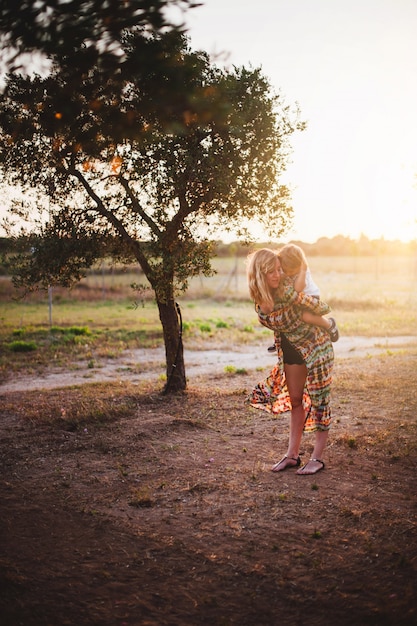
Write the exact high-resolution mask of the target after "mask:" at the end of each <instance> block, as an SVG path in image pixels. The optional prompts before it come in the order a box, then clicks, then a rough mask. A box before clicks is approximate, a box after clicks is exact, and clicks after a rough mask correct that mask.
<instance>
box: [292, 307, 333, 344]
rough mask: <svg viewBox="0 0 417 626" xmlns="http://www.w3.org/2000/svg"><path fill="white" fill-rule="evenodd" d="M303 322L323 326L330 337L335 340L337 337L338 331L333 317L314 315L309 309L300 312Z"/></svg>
mask: <svg viewBox="0 0 417 626" xmlns="http://www.w3.org/2000/svg"><path fill="white" fill-rule="evenodd" d="M301 317H302V319H303V322H305V323H306V324H312V325H313V326H320V328H324V330H327V332H328V333H329V335H330V339H331V340H332V341H333V342H335V341H337V340H338V339H339V331H338V328H337V326H336V320H335V319H334V318H333V317H329V318H328V319H327V318H326V317H322V316H321V315H315V314H314V313H311V312H310V311H303V312H302V314H301Z"/></svg>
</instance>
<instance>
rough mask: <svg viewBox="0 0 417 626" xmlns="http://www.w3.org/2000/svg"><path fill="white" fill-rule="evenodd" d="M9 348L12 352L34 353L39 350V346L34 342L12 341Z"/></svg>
mask: <svg viewBox="0 0 417 626" xmlns="http://www.w3.org/2000/svg"><path fill="white" fill-rule="evenodd" d="M8 348H9V350H11V351H12V352H32V351H33V350H36V349H37V345H36V343H35V342H34V341H12V342H11V343H9V344H8Z"/></svg>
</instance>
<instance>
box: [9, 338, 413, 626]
mask: <svg viewBox="0 0 417 626" xmlns="http://www.w3.org/2000/svg"><path fill="white" fill-rule="evenodd" d="M218 370H219V371H217V373H213V372H211V373H206V374H204V375H195V376H193V377H191V378H190V381H189V388H188V390H187V393H186V394H183V395H178V396H175V397H166V396H163V395H161V394H159V393H157V390H156V386H155V383H151V382H149V381H148V382H146V381H142V382H140V383H139V382H137V383H136V384H133V383H132V382H129V381H128V380H126V379H125V380H123V381H114V382H113V383H112V382H109V381H107V382H105V383H90V384H84V385H80V386H73V387H67V388H51V389H45V390H43V391H39V390H36V389H31V388H29V387H28V388H27V390H23V391H22V390H15V391H10V390H9V391H4V390H3V391H0V441H1V444H0V445H1V460H0V463H1V479H0V499H1V500H0V502H1V504H0V507H1V515H0V623H1V624H4V625H5V626H18V625H19V626H20V625H22V626H63V625H71V626H73V625H74V626H75V625H77V626H80V625H94V626H128V625H129V626H131V625H143V626H145V625H146V626H151V625H152V626H155V625H157V626H168V625H169V626H177V625H183V624H186V625H190V626H191V625H193V626H194V625H196V626H198V625H202V626H205V625H207V626H208V625H210V626H213V625H215V626H217V625H219V626H221V625H225V626H227V625H230V626H231V625H235V624H236V625H239V626H246V625H247V626H264V625H265V626H267V625H268V626H271V625H272V626H278V625H279V626H287V625H288V626H290V625H291V626H304V625H308V626H317V625H320V626H321V625H323V626H327V625H330V624H338V626H345V625H346V626H347V625H355V626H361V625H365V624H366V625H374V626H388V625H389V626H402V625H405V624H407V625H410V624H414V623H417V600H416V597H415V595H416V594H415V590H416V583H417V533H416V529H417V518H416V513H417V500H416V493H417V486H416V479H415V476H416V468H417V458H416V451H417V443H416V441H417V437H416V435H417V419H416V414H417V394H416V391H417V384H416V380H415V372H416V371H417V349H416V347H415V346H411V347H408V348H407V347H404V346H403V347H402V348H401V350H397V351H388V350H385V351H383V352H381V353H378V354H375V355H370V354H367V355H366V356H357V355H356V356H352V358H343V359H342V358H341V359H337V360H336V366H335V376H334V386H333V400H332V402H333V414H334V422H333V426H332V430H331V435H330V442H329V447H328V449H327V452H326V456H325V461H326V467H325V469H324V471H321V472H319V473H318V474H316V475H315V476H297V475H296V473H295V471H294V470H287V471H285V472H282V473H279V474H275V473H272V472H271V471H270V468H271V466H272V464H273V463H274V462H276V461H277V460H279V458H280V457H281V456H282V455H283V453H284V452H285V448H286V442H287V436H288V415H284V416H281V417H272V416H270V415H268V414H266V413H263V412H261V411H256V410H254V409H251V408H250V407H248V406H247V405H246V404H245V398H246V396H247V394H248V392H249V391H250V389H251V388H252V386H253V385H254V384H255V383H256V382H257V381H258V380H259V379H260V378H263V377H264V375H265V374H266V371H263V372H261V371H257V370H256V369H251V370H246V371H244V372H243V373H241V374H236V373H233V372H230V373H225V371H224V370H223V367H221V368H218ZM86 382H87V383H88V381H86ZM157 386H158V385H157ZM159 387H160V385H159ZM311 450H312V438H311V436H305V438H304V439H303V449H302V452H303V456H302V458H303V460H304V461H305V460H307V459H308V458H309V454H310V452H311Z"/></svg>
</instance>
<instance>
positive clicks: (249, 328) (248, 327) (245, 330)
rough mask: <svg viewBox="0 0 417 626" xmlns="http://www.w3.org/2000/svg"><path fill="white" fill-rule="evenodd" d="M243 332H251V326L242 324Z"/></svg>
mask: <svg viewBox="0 0 417 626" xmlns="http://www.w3.org/2000/svg"><path fill="white" fill-rule="evenodd" d="M243 332H244V333H253V326H244V327H243Z"/></svg>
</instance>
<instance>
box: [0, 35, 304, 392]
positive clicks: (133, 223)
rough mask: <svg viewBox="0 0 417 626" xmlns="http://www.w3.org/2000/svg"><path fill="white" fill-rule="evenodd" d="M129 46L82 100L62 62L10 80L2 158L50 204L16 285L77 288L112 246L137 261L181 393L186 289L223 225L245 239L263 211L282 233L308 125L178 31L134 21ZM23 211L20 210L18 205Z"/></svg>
mask: <svg viewBox="0 0 417 626" xmlns="http://www.w3.org/2000/svg"><path fill="white" fill-rule="evenodd" d="M122 45H123V53H124V55H125V62H124V63H123V66H122V67H121V68H120V70H119V73H118V74H117V75H115V76H112V77H111V78H107V79H106V80H104V79H103V75H102V73H101V72H100V71H99V70H93V69H92V70H90V71H89V72H87V73H81V74H80V75H79V78H78V84H77V85H75V84H74V83H73V85H72V86H73V88H72V91H71V95H70V97H69V96H68V89H67V86H68V82H67V70H66V68H62V67H60V66H57V67H56V69H55V70H54V72H52V73H51V74H50V75H49V76H48V77H47V78H40V77H37V76H35V77H22V76H11V77H9V80H8V83H7V87H6V90H5V92H4V95H3V97H2V98H1V100H0V132H1V136H0V166H1V169H2V173H3V175H4V177H5V179H6V180H7V182H8V183H9V184H12V185H20V186H21V187H22V188H23V189H27V190H32V191H33V190H36V194H35V204H36V205H37V207H38V208H39V209H40V211H41V219H40V221H39V223H38V226H37V228H36V229H35V230H32V231H30V232H29V231H27V232H26V233H25V232H23V231H22V232H21V233H20V239H21V240H23V241H24V242H25V243H26V244H27V243H28V242H29V243H30V246H31V254H29V255H25V254H23V255H21V256H19V257H18V258H16V259H15V281H16V282H17V283H19V284H23V285H26V286H27V287H32V286H34V285H38V286H44V287H45V286H47V285H50V284H56V283H61V284H65V285H68V284H70V283H71V281H72V280H74V279H78V278H79V277H80V275H81V274H82V272H83V270H84V269H85V268H86V267H89V266H91V264H92V263H94V261H95V260H96V259H97V258H98V257H99V256H100V255H101V254H102V247H103V246H104V245H106V246H107V248H106V249H107V250H110V249H111V251H112V252H113V253H114V254H115V255H119V256H124V257H126V258H127V257H129V258H134V259H136V260H137V262H138V263H139V264H140V266H141V268H142V269H143V271H144V273H145V275H146V277H147V279H148V281H149V283H150V285H151V287H152V289H153V290H154V293H155V297H156V301H157V304H158V308H159V314H160V319H161V323H162V328H163V333H164V340H165V348H166V359H167V375H170V374H171V373H172V372H173V376H170V377H169V381H170V390H181V389H184V388H185V386H186V377H185V366H184V360H183V353H182V344H181V342H180V338H179V323H178V316H177V309H176V306H175V298H176V295H177V293H178V292H179V291H181V290H183V289H186V287H187V281H188V279H189V278H190V277H191V276H194V275H197V274H199V273H205V274H207V273H209V272H210V251H211V244H210V232H211V229H213V228H216V227H219V226H220V227H222V228H224V229H229V230H230V229H233V230H234V231H235V232H237V233H238V234H241V235H245V234H246V235H247V231H245V227H244V225H245V224H247V223H248V220H256V221H257V222H258V223H261V224H263V225H264V226H265V227H266V228H267V230H268V231H269V232H270V233H271V234H273V235H274V236H275V237H278V236H279V235H280V234H281V233H282V232H283V231H284V229H285V226H286V225H287V223H288V220H289V218H290V216H291V208H290V206H289V204H288V203H289V194H288V190H287V189H286V187H283V186H281V185H280V184H279V178H280V175H281V174H282V171H283V170H284V168H285V165H286V162H287V157H288V152H289V144H288V139H289V137H290V135H291V134H292V133H293V132H294V130H296V129H297V128H302V124H301V123H300V122H299V121H298V114H297V112H296V111H292V110H290V109H289V108H288V107H286V106H285V105H284V103H282V102H281V99H280V98H279V97H277V96H276V95H275V94H274V93H273V92H272V90H271V86H270V84H269V82H268V81H267V79H266V78H265V77H264V76H263V75H262V72H261V71H260V70H259V69H245V68H234V69H233V70H230V71H228V70H221V69H219V68H217V67H215V66H213V65H212V64H211V63H210V62H209V59H208V57H207V55H206V54H204V53H196V52H192V51H190V50H189V48H188V44H187V41H186V40H185V38H184V37H183V36H182V35H180V34H178V33H175V32H174V33H172V32H171V33H167V34H165V35H162V36H158V37H150V38H147V39H144V38H143V36H142V32H141V31H140V30H138V31H136V32H135V31H133V32H130V33H129V34H127V35H125V37H124V39H123V40H122ZM154 46H157V47H158V50H159V51H160V60H161V63H160V65H159V66H156V67H152V68H149V72H148V73H147V72H144V70H143V63H141V62H140V61H141V60H143V58H146V56H147V49H149V50H150V51H151V53H152V50H153V49H154V48H153V47H154ZM151 56H152V57H153V55H152V54H151ZM156 75H157V79H155V76H156ZM72 76H73V74H72ZM71 80H72V79H71ZM166 83H169V84H170V86H171V87H170V99H169V100H168V101H166V102H165V106H164V115H162V116H160V115H159V108H158V102H159V101H160V98H161V93H162V94H163V93H164V85H165V84H166ZM158 85H160V86H161V92H160V91H159V90H158ZM75 87H76V88H75ZM46 207H47V219H45V218H46V216H45V208H46ZM13 210H16V211H17V212H18V214H19V216H20V217H22V203H21V202H20V201H19V205H18V206H17V205H15V206H14V207H12V209H11V212H13ZM32 213H33V211H32ZM109 242H111V243H109ZM173 367H174V369H173Z"/></svg>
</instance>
